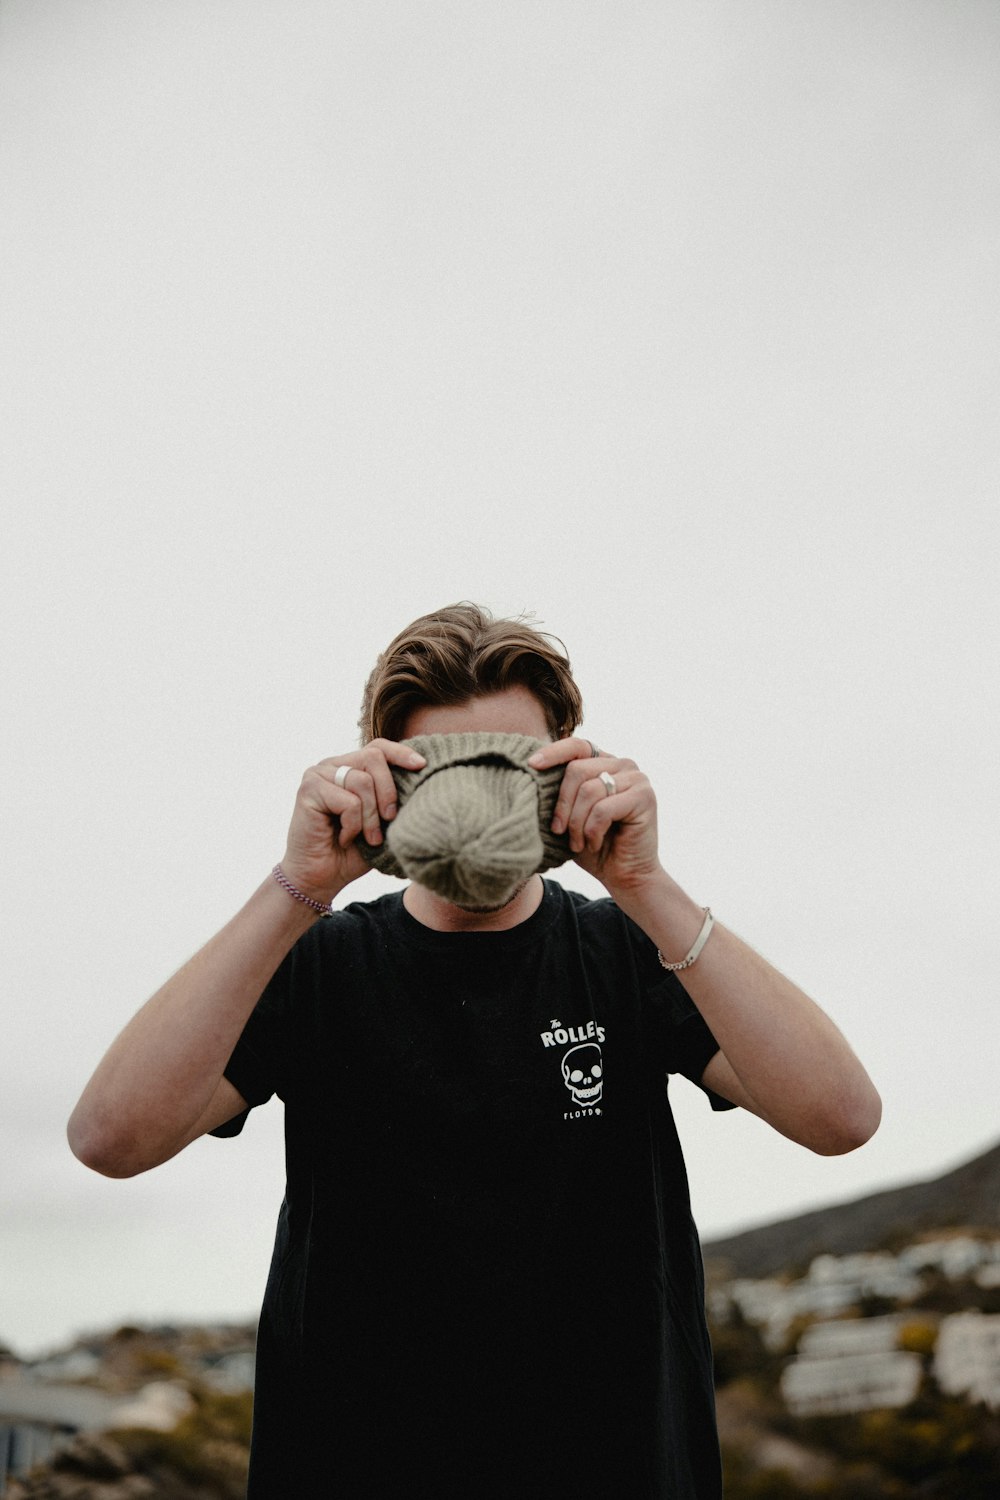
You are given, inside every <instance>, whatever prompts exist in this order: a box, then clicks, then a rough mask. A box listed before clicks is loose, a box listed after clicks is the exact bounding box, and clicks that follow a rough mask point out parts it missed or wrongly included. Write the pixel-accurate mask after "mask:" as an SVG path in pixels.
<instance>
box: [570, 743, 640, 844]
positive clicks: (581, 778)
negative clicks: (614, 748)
mask: <svg viewBox="0 0 1000 1500" xmlns="http://www.w3.org/2000/svg"><path fill="white" fill-rule="evenodd" d="M636 769H637V768H636V764H635V761H634V760H619V758H618V757H617V756H615V755H602V756H599V757H598V759H597V760H594V759H593V758H588V759H587V760H576V761H573V762H572V763H571V764H569V765H568V766H567V767H566V772H565V774H564V776H563V779H562V783H561V785H560V787H559V795H558V797H557V798H556V805H555V807H554V808H553V810H552V824H551V827H552V832H553V833H556V834H559V833H563V832H564V831H565V829H567V828H568V827H569V823H570V818H571V816H572V809H573V805H574V803H575V802H576V798H577V795H578V793H579V791H580V788H581V787H582V786H585V785H586V783H587V782H589V781H596V782H597V787H596V788H595V789H594V797H595V798H596V797H597V796H598V795H600V794H601V793H602V792H603V793H604V794H605V795H606V794H607V788H606V787H605V786H604V783H603V782H602V781H601V780H600V777H601V773H602V772H604V773H606V774H609V775H612V776H620V775H621V773H622V772H623V771H634V770H636Z"/></svg>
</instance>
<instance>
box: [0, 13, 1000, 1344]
mask: <svg viewBox="0 0 1000 1500" xmlns="http://www.w3.org/2000/svg"><path fill="white" fill-rule="evenodd" d="M998 64H1000V11H998V9H997V8H996V6H994V5H991V4H989V3H985V0H983V3H980V0H852V3H846V0H845V3H827V4H824V5H822V6H819V5H808V6H807V5H802V4H799V3H796V0H728V3H727V0H687V3H679V4H670V3H665V0H660V3H657V4H652V3H631V4H627V5H624V6H623V5H622V4H620V3H615V4H612V3H604V0H559V3H550V4H547V5H538V4H537V3H530V4H529V3H525V0H514V3H512V0H503V3H499V0H477V3H475V4H471V5H470V4H467V3H458V0H456V3H452V4H445V3H437V0H430V3H419V0H417V3H414V0H409V3H403V0H375V3H367V4H366V5H364V6H358V5H348V4H338V3H331V0H285V3H283V4H281V5H276V4H273V3H272V4H263V3H261V0H238V3H237V0H231V3H222V0H186V3H184V0H174V3H163V0H130V3H121V0H119V3H115V0H4V3H2V5H0V195H2V205H3V207H2V216H0V236H2V243H0V250H2V264H3V267H4V274H3V278H2V291H0V297H2V309H0V316H2V346H0V380H2V382H3V390H2V406H0V409H2V413H3V415H2V443H3V452H2V458H0V474H2V483H3V487H4V491H5V500H6V503H5V507H4V508H5V512H6V515H7V520H6V522H5V526H4V545H3V551H2V567H3V578H2V587H0V608H2V611H3V621H2V623H3V639H4V643H5V647H6V651H5V664H4V684H3V700H4V703H5V704H6V706H7V710H8V711H7V713H6V715H5V716H4V719H5V724H4V748H5V762H4V774H3V777H2V786H3V795H4V809H3V812H4V827H5V830H6V835H5V844H6V858H5V859H4V861H3V871H2V880H3V894H4V912H5V915H4V921H3V924H2V945H3V949H2V974H3V983H4V992H5V993H4V1001H3V1017H4V1024H3V1043H4V1045H3V1088H2V1097H0V1112H2V1127H3V1143H4V1149H3V1168H2V1172H3V1192H2V1199H3V1208H2V1221H0V1288H2V1291H0V1341H2V1340H6V1341H8V1342H9V1343H11V1344H13V1345H14V1346H15V1347H17V1348H18V1349H20V1350H23V1351H25V1352H33V1351H36V1350H40V1349H42V1348H45V1347H47V1346H49V1345H51V1344H54V1343H57V1342H60V1341H62V1340H63V1339H65V1338H67V1337H69V1336H70V1334H72V1333H73V1332H75V1331H77V1330H80V1329H87V1328H94V1327H101V1326H104V1325H107V1324H109V1323H114V1322H118V1321H124V1320H125V1319H126V1318H151V1317H159V1316H176V1317H183V1318H189V1317H190V1318H199V1317H211V1316H217V1315H218V1316H226V1317H239V1316H245V1317H252V1316H254V1315H255V1313H256V1309H257V1306H258V1303H259V1298H260V1295H261V1292H262V1290H263V1283H264V1276H265V1273H266V1266H267V1261H268V1258H269V1254H270V1243H271V1236H272V1231H273V1223H274V1218H275V1215H276V1212H277V1208H278V1204H279V1201H280V1197H281V1188H282V1166H281V1118H280V1109H279V1107H278V1106H276V1105H272V1106H271V1107H270V1108H269V1109H267V1110H266V1111H263V1112H261V1113H260V1114H259V1117H255V1119H254V1120H253V1121H252V1122H251V1125H250V1126H249V1127H248V1129H247V1131H246V1133H245V1135H244V1137H243V1138H242V1140H241V1141H239V1142H231V1143H223V1142H216V1141H206V1142H201V1143H198V1144H197V1145H196V1146H195V1147H193V1148H191V1150H190V1151H189V1152H187V1153H185V1155H184V1156H183V1157H182V1158H180V1159H179V1160H177V1161H175V1162H173V1163H170V1164H169V1165H167V1166H166V1167H164V1168H161V1169H160V1170H159V1171H158V1172H156V1173H153V1174H151V1175H150V1176H149V1177H147V1178H144V1179H139V1180H137V1181H134V1182H127V1183H110V1182H105V1181H103V1180H102V1179H100V1178H98V1177H96V1176H94V1175H92V1174H90V1173H88V1172H86V1171H85V1169H84V1168H82V1167H80V1166H79V1165H78V1164H77V1163H76V1162H75V1161H74V1160H73V1159H72V1157H71V1156H70V1154H69V1152H68V1149H67V1148H66V1146H65V1143H64V1137H63V1128H64V1121H65V1118H66V1116H67V1114H68V1113H69V1110H70V1109H71V1107H72V1104H73V1102H74V1101H75V1098H76V1096H77V1094H78V1093H79V1090H80V1088H81V1087H82V1085H83V1083H84V1081H85V1079H86V1077H87V1075H88V1074H89V1072H90V1070H91V1068H92V1066H93V1065H94V1063H95V1062H96V1061H97V1058H98V1056H99V1055H100V1053H101V1052H102V1051H103V1049H104V1047H105V1046H106V1045H107V1043H108V1042H109V1041H110V1039H111V1037H112V1035H113V1034H114V1033H115V1032H116V1031H117V1029H118V1028H119V1027H120V1026H121V1025H122V1024H124V1022H125V1021H126V1019H127V1018H128V1016H129V1015H130V1014H131V1013H132V1012H133V1011H134V1010H135V1009H136V1008H137V1006H138V1005H139V1004H140V1003H141V1002H142V1001H143V1000H144V999H145V998H146V996H147V995H148V994H149V993H151V992H152V991H153V990H154V989H155V988H156V987H157V986H158V985H159V984H160V983H161V982H162V980H163V979H165V978H166V976H167V975H168V974H169V973H170V972H171V971H172V970H173V969H174V968H176V967H177V966H178V965H179V964H180V963H181V962H182V961H183V960H184V959H185V958H186V957H187V956H188V955H189V954H190V953H191V952H192V951H193V950H194V949H195V948H196V947H198V946H199V945H200V944H201V942H202V941H204V940H205V939H206V938H207V937H209V936H210V935H211V933H212V932H213V931H214V930H215V929H216V928H217V927H218V926H220V925H221V924H222V922H223V921H224V920H225V919H226V918H227V917H228V916H229V915H230V914H231V912H232V911H233V910H234V909H235V908H236V907H237V906H238V905H239V904H241V903H242V901H243V900H244V899H245V897H246V896H247V895H248V894H249V893H250V891H251V890H252V889H253V888H254V887H255V886H256V885H257V883H258V882H259V880H260V879H261V878H262V876H263V875H264V874H266V872H267V871H268V870H269V869H270V868H271V865H272V864H273V863H274V861H275V859H276V858H278V857H279V856H280V853H281V850H282V848H283V846H284V833H285V828H286V826H287V821H288V816H289V813H290V809H291V803H292V800H293V798H294V793H295V789H296V787H297V785H298V780H299V777H300V775H301V772H302V770H303V769H304V767H305V766H307V765H308V764H310V763H311V762H312V761H314V760H316V759H318V758H320V757H321V756H322V755H326V754H335V753H337V752H339V751H343V750H344V749H347V748H349V747H350V746H351V745H352V744H353V743H354V740H355V735H356V719H357V713H358V706H359V700H360V693H361V686H362V682H363V680H364V677H365V675H366V674H367V672H368V670H369V668H370V666H371V664H372V662H373V660H374V657H375V655H376V653H377V652H378V650H379V649H380V648H381V647H382V646H384V645H385V644H386V642H387V641H388V639H389V638H390V637H391V636H392V635H393V634H394V633H395V631H396V630H397V629H398V628H399V627H400V626H401V625H403V624H404V623H406V621H408V620H409V619H411V618H413V617H414V616H415V615H417V614H419V613H422V612H424V611H425V610H428V609H432V608H434V607H436V606H439V605H442V604H445V603H450V602H452V601H453V600H455V599H458V598H462V597H466V598H473V599H477V600H479V601H481V602H483V603H486V604H488V605H490V606H492V607H493V608H494V609H495V610H497V611H499V612H517V611H520V610H521V609H524V608H529V609H533V610H534V611H536V613H537V614H538V616H539V617H540V619H541V620H542V622H543V623H544V624H545V625H546V626H547V627H548V628H549V629H551V630H553V631H555V632H556V633H558V634H559V635H561V636H562V637H563V638H564V639H565V640H566V642H567V644H568V646H569V649H570V654H571V656H572V659H573V663H574V667H575V669H576V672H577V676H578V679H579V681H580V684H581V687H582V689H583V692H584V696H585V699H586V702H587V707H588V715H587V721H586V727H587V732H588V733H590V734H591V735H592V737H593V738H594V739H596V740H598V741H599V742H600V743H601V744H603V745H606V746H609V747H611V748H613V749H616V750H618V751H619V752H620V753H622V754H628V755H632V756H634V757H635V759H636V760H637V761H638V762H639V764H640V765H642V766H643V768H644V769H646V770H647V771H648V773H649V774H650V776H651V777H652V778H653V780H654V783H655V785H656V787H657V790H658V794H659V800H660V806H661V814H662V834H663V848H664V860H665V863H666V864H667V866H668V868H669V869H670V870H671V871H672V872H673V873H674V874H675V875H676V876H677V878H678V879H680V880H681V882H682V883H683V884H684V885H686V886H687V888H688V889H689V890H690V891H691V893H692V894H693V895H694V896H695V897H696V898H697V899H698V900H699V901H701V902H703V903H706V902H710V903H711V905H712V907H713V909H714V910H715V912H716V914H717V915H718V916H719V918H720V919H721V920H723V921H725V922H727V923H728V924H729V925H730V926H732V927H734V928H735V929H736V930H737V931H739V932H741V933H742V934H743V935H744V936H745V937H747V938H748V939H749V940H750V941H751V942H752V943H754V944H755V946H757V947H759V948H760V949H761V951H762V952H764V953H765V954H766V955H767V956H768V957H770V958H771V959H772V961H773V962H775V963H776V964H778V966H779V967H781V968H783V969H784V970H786V971H787V972H788V973H790V974H791V975H792V976H793V977H794V978H795V979H796V980H798V982H799V983H801V984H802V985H803V986H804V987H805V988H807V989H808V990H809V991H810V992H811V993H812V994H814V995H815V996H816V998H817V999H818V1000H819V1001H820V1003H821V1004H823V1005H824V1006H825V1007H826V1009H827V1010H829V1012H830V1013H831V1014H832V1015H833V1016H834V1018H835V1019H836V1020H837V1022H838V1023H839V1024H840V1026H841V1027H842V1028H843V1030H844V1031H845V1032H846V1034H847V1035H848V1037H849V1038H850V1039H851V1041H852V1043H853V1044H854V1045H855V1047H856V1048H857V1050H858V1052H859V1053H860V1055H861V1056H862V1058H863V1059H864V1061H865V1062H866V1064H867V1065H868V1067H869V1069H870V1071H871V1072H872V1074H873V1076H874V1078H875V1080H876V1083H877V1084H878V1085H879V1087H880V1089H881V1090H882V1093H883V1096H884V1100H885V1119H884V1123H883V1125H882V1128H881V1131H880V1133H879V1134H878V1136H877V1137H876V1138H875V1140H874V1141H873V1142H871V1143H870V1144H869V1145H868V1146H866V1147H865V1148H864V1149H863V1150H862V1151H860V1152H858V1153H855V1154H854V1155H851V1156H848V1157H845V1158H838V1159H832V1160H828V1159H821V1158H818V1157H813V1156H811V1155H809V1154H808V1153H806V1152H805V1151H803V1150H802V1149H801V1148H798V1147H795V1146H793V1145H791V1144H790V1143H788V1142H786V1141H784V1140H783V1139H781V1138H780V1137H778V1136H776V1135H774V1134H773V1133H772V1132H770V1131H768V1130H767V1128H766V1127H764V1126H763V1125H761V1124H760V1123H759V1122H757V1121H755V1120H753V1119H750V1118H746V1117H742V1116H739V1117H734V1116H727V1117H712V1116H711V1114H710V1112H709V1111H708V1109H707V1107H706V1106H705V1104H704V1102H703V1101H702V1099H701V1098H700V1096H699V1095H698V1094H697V1093H696V1091H694V1090H692V1089H690V1088H689V1087H688V1086H687V1085H685V1084H684V1083H683V1081H682V1082H681V1083H679V1084H678V1086H677V1087H676V1089H675V1090H674V1093H675V1094H676V1104H675V1107H676V1110H677V1113H678V1116H679V1120H680V1125H681V1129H682V1133H683V1136H684V1140H685V1145H686V1151H687V1156H688V1165H689V1171H690V1175H691V1178H692V1185H693V1193H694V1199H695V1206H696V1212H697V1216H698V1219H699V1223H700V1225H701V1228H702V1232H703V1234H704V1235H706V1236H709V1235H711V1234H713V1233H718V1232H723V1231H726V1230H729V1229H733V1228H737V1227H743V1226H744V1225H747V1224H749V1223H751V1222H761V1221H764V1220H770V1219H773V1218H775V1217H778V1216H781V1215H785V1214H787V1213H790V1212H794V1211H797V1210H799V1209H801V1208H804V1207H807V1206H814V1205H817V1204H820V1203H827V1202H830V1201H834V1200H837V1199H840V1198H843V1199H846V1198H852V1197H855V1196H857V1195H859V1194H860V1193H862V1192H867V1191H870V1190H874V1189H876V1188H880V1187H883V1186H888V1185H894V1184H896V1183H899V1182H903V1181H907V1180H910V1179H913V1178H915V1177H922V1176H929V1175H933V1174H935V1173H937V1172H938V1171H941V1170H944V1169H945V1168H947V1167H950V1166H952V1165H954V1164H956V1163H957V1162H958V1161H960V1160H962V1159H964V1158H966V1157H968V1156H971V1155H973V1154H974V1153H976V1152H978V1151H980V1150H983V1149H985V1148H986V1147H987V1146H989V1145H991V1144H993V1143H994V1141H995V1140H996V1139H997V1137H998V1135H1000V1123H998V1111H997V1104H996V1098H997V1093H996V1058H997V1040H998V1024H997V1009H998V1007H997V1000H998V996H997V981H996V977H995V976H996V972H997V967H998V957H1000V954H998V948H1000V941H998V929H997V922H996V915H995V914H996V905H997V896H998V881H997V874H996V859H995V851H996V848H997V842H998V839H997V835H998V827H997V822H998V820H997V812H996V797H995V786H996V769H995V766H996V742H997V730H998V727H1000V725H998V721H1000V710H998V683H997V671H996V659H997V623H998V619H997V617H998V605H997V593H998V588H997V540H998V532H1000V521H998V509H997V501H998V470H1000V466H998V456H1000V455H998V448H1000V440H998V422H997V415H996V414H997V406H998V396H1000V380H998V353H997V351H998V349H1000V337H998V335H1000V329H998V326H997V325H998V311H997V307H998V304H997V295H996V286H997V268H998V255H997V252H998V249H1000V198H998V185H1000V181H998V179H1000V167H998V162H1000V156H998V146H1000V89H998V86H997V85H998ZM562 878H565V879H567V880H568V881H570V882H571V883H573V884H575V885H578V886H580V887H581V888H584V889H587V888H588V884H587V881H586V879H585V877H583V876H582V874H577V875H575V876H574V873H573V871H572V870H568V871H565V872H562ZM389 884H390V883H389V882H384V883H382V882H380V879H379V877H376V876H369V877H367V878H366V882H365V884H364V885H362V886H360V887H358V888H357V890H356V891H355V892H352V894H353V895H356V896H361V897H364V896H365V895H375V894H377V893H378V892H379V890H380V889H382V888H385V887H386V886H388V885H389ZM332 1087H333V1088H334V1092H335V1080H334V1081H333V1084H332Z"/></svg>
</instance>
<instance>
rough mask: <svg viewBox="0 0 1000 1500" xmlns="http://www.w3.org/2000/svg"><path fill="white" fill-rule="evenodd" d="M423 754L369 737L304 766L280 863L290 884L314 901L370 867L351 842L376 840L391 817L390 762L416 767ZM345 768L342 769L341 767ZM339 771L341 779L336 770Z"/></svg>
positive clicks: (330, 894)
mask: <svg viewBox="0 0 1000 1500" xmlns="http://www.w3.org/2000/svg"><path fill="white" fill-rule="evenodd" d="M424 764H426V762H425V760H424V757H423V756H422V755H418V754H417V752H416V751H415V750H411V749H410V748H409V746H408V745H402V744H399V743H397V742H396V741H395V740H371V741H370V742H369V743H368V744H367V745H365V746H364V747H363V748H362V749H361V750H352V751H350V752H349V753H348V754H347V755H334V756H331V757H330V758H329V759H327V760H321V761H320V762H319V764H318V765H315V766H310V768H309V770H308V771H307V772H306V773H305V775H304V776H303V778H302V784H301V786H300V787H299V793H298V796H297V797H296V799H295V809H294V811H293V813H292V821H291V824H290V826H289V829H288V844H287V847H286V849H285V853H284V856H283V858H282V861H281V868H282V870H283V871H284V873H285V876H286V878H287V879H288V880H289V881H291V883H292V885H294V886H295V887H296V889H297V890H300V891H301V892H302V893H303V895H306V896H312V898H313V900H314V901H322V902H328V901H332V900H333V898H334V896H336V895H337V893H338V891H342V890H343V888H344V886H345V885H349V884H350V882H351V881H352V880H357V879H358V878H359V877H360V876H361V875H364V874H365V872H366V871H367V870H368V869H369V868H370V866H369V864H368V862H367V860H366V859H365V858H364V856H363V855H362V854H361V853H359V851H358V849H357V848H356V846H355V839H356V838H357V837H358V835H359V834H363V835H364V837H365V839H367V841H368V843H369V844H376V845H377V844H381V843H382V823H383V822H386V823H391V822H392V820H393V818H394V817H395V816H396V811H397V795H396V783H395V782H394V781H393V779H392V771H391V769H390V767H392V766H399V767H400V769H402V770H405V771H417V770H419V769H420V767H421V766H423V765H424ZM345 766H346V767H347V768H348V769H347V771H346V772H343V771H342V768H343V767H345ZM338 771H341V778H340V781H341V784H340V785H338V784H337V780H336V778H337V773H338Z"/></svg>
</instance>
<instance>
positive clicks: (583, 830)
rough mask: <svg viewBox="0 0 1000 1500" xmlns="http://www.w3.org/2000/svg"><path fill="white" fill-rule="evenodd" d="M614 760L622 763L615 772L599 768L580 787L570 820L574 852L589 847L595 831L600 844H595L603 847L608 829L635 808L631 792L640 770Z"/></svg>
mask: <svg viewBox="0 0 1000 1500" xmlns="http://www.w3.org/2000/svg"><path fill="white" fill-rule="evenodd" d="M612 763H613V765H618V766H619V769H618V771H616V772H615V774H612V772H610V771H598V772H597V774H595V775H588V778H586V780H585V781H583V783H582V784H580V786H579V789H577V793H576V796H574V801H573V807H571V808H570V814H568V819H567V832H568V837H570V849H571V850H573V853H580V852H582V849H583V847H585V846H588V843H589V834H591V832H595V835H597V843H595V844H594V846H592V847H600V844H601V841H603V838H604V834H606V832H607V829H609V828H610V826H612V823H615V822H621V820H622V819H624V817H625V816H627V813H628V811H631V807H633V801H634V798H633V796H630V793H631V790H633V786H634V784H636V772H634V771H633V769H631V768H630V765H628V763H627V762H624V760H618V762H612ZM604 777H606V778H607V780H604ZM609 783H610V784H609Z"/></svg>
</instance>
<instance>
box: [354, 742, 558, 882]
mask: <svg viewBox="0 0 1000 1500" xmlns="http://www.w3.org/2000/svg"><path fill="white" fill-rule="evenodd" d="M402 743H403V744H404V745H409V746H410V747H411V748H412V749H414V750H416V751H417V752H418V753H419V754H420V755H423V756H424V757H425V758H426V761H427V764H426V765H425V766H422V767H421V768H420V770H419V771H408V770H403V769H402V768H401V767H399V766H390V768H389V769H390V770H391V772H392V778H393V781H394V782H395V783H396V790H397V792H398V793H399V811H398V812H397V814H396V817H395V818H394V819H393V821H392V822H391V823H383V824H382V833H383V836H384V840H385V842H384V843H382V844H369V843H368V842H367V840H366V839H364V838H359V839H358V840H357V846H358V849H359V850H360V852H361V853H362V854H363V855H364V857H365V858H366V859H367V860H368V862H369V864H371V865H372V866H374V868H375V869H376V870H381V872H382V874H383V875H398V876H402V877H403V878H404V879H409V880H414V881H416V882H417V883H418V884H419V885H423V886H426V887H427V888H428V890H431V891H434V892H435V894H436V895H438V896H441V897H442V898H443V899H444V900H445V901H451V902H454V903H455V905H461V906H502V905H503V904H504V903H505V902H506V901H508V900H509V899H510V897H511V896H512V895H513V894H514V892H515V891H516V890H517V888H518V886H519V885H522V884H523V883H524V882H525V881H526V880H527V879H528V878H529V877H530V876H532V875H535V874H537V873H539V872H540V871H542V870H549V869H551V868H552V867H553V866H554V865H561V864H564V863H565V861H566V860H567V859H568V858H569V839H568V838H567V836H566V834H559V835H556V834H554V833H553V832H552V830H551V828H550V827H549V825H550V823H551V821H552V814H553V813H554V811H555V806H556V801H557V799H558V796H559V787H560V784H561V782H562V778H563V772H564V771H565V769H566V768H565V766H553V767H552V768H551V769H550V770H547V771H536V770H535V769H534V767H533V766H529V765H528V758H529V757H530V756H532V755H534V753H535V751H536V750H540V749H541V747H542V745H543V743H544V742H543V741H542V740H536V739H533V738H532V737H531V736H530V735H525V734H499V733H496V732H493V731H489V732H467V733H462V734H422V735H416V736H415V737H414V738H413V739H409V740H403V742H402Z"/></svg>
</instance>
